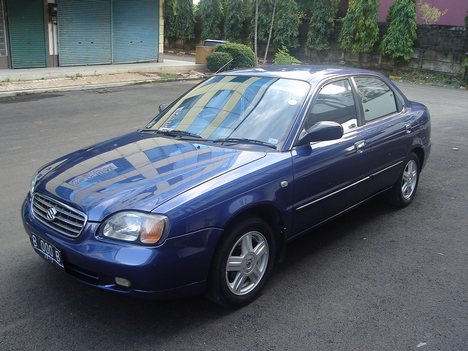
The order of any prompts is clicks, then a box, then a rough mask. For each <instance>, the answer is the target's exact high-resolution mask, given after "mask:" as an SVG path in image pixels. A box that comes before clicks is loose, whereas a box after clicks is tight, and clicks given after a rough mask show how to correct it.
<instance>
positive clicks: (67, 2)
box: [15, 0, 112, 66]
mask: <svg viewBox="0 0 468 351" xmlns="http://www.w3.org/2000/svg"><path fill="white" fill-rule="evenodd" d="M15 1H16V0H15ZM58 37H59V64H60V66H76V65H92V64H105V63H112V48H111V3H110V0H79V1H76V0H59V1H58Z"/></svg>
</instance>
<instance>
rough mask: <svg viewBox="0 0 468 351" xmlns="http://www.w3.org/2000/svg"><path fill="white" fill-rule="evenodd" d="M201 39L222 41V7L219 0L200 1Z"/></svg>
mask: <svg viewBox="0 0 468 351" xmlns="http://www.w3.org/2000/svg"><path fill="white" fill-rule="evenodd" d="M199 6H200V18H201V20H202V25H203V30H202V34H201V36H202V39H208V38H210V39H222V38H223V31H222V23H223V7H222V4H221V0H201V1H200V4H199Z"/></svg>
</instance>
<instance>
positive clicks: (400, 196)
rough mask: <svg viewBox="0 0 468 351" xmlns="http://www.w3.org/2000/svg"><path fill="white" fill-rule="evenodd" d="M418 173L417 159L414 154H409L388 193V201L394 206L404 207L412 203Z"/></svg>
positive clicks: (416, 186) (418, 164)
mask: <svg viewBox="0 0 468 351" xmlns="http://www.w3.org/2000/svg"><path fill="white" fill-rule="evenodd" d="M419 172H420V162H419V158H418V156H417V155H416V154H415V153H410V154H409V155H408V157H407V158H406V160H405V166H404V168H403V170H402V171H401V174H400V177H399V178H398V180H397V182H396V183H395V184H394V185H393V187H392V189H391V190H390V193H389V200H390V202H391V203H392V204H393V205H394V206H396V207H405V206H408V205H409V204H410V203H411V202H412V201H413V199H414V197H415V195H416V190H417V188H418V182H419Z"/></svg>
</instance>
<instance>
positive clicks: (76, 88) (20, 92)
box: [0, 78, 205, 98]
mask: <svg viewBox="0 0 468 351" xmlns="http://www.w3.org/2000/svg"><path fill="white" fill-rule="evenodd" d="M203 79H205V78H174V79H161V80H154V79H149V80H132V81H126V82H115V83H95V84H93V83H90V84H86V85H73V86H66V87H56V88H38V89H22V90H13V91H5V92H1V91H0V98H4V97H11V96H18V95H30V94H31V95H32V94H42V93H54V92H60V91H79V90H94V89H105V88H116V87H123V86H129V85H140V84H159V83H166V82H175V81H197V80H203Z"/></svg>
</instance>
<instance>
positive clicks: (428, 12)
mask: <svg viewBox="0 0 468 351" xmlns="http://www.w3.org/2000/svg"><path fill="white" fill-rule="evenodd" d="M418 10H419V15H420V16H421V19H422V20H423V21H424V24H436V23H437V22H439V19H440V18H441V17H442V16H444V15H445V14H446V13H447V11H448V10H447V9H444V10H440V9H438V8H437V7H436V6H431V5H430V4H428V3H427V2H424V1H422V0H419V2H418Z"/></svg>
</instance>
